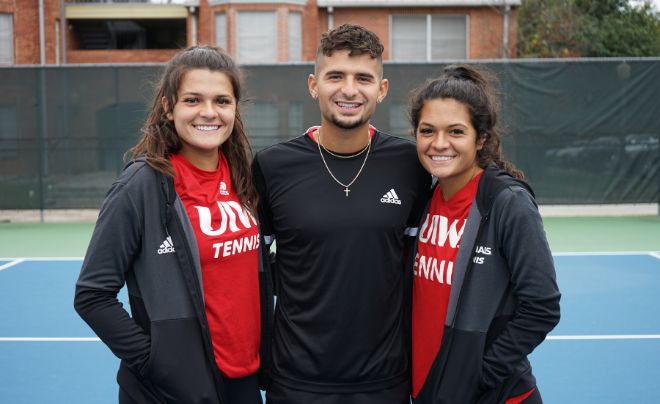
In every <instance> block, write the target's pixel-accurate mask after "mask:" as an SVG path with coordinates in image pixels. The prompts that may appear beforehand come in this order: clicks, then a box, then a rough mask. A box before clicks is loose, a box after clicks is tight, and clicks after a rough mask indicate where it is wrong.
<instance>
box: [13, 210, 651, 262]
mask: <svg viewBox="0 0 660 404" xmlns="http://www.w3.org/2000/svg"><path fill="white" fill-rule="evenodd" d="M543 223H544V225H545V231H546V234H547V236H548V241H549V242H550V247H551V249H552V251H553V252H555V253H560V252H611V251H660V217H658V216H632V217H552V218H545V219H543ZM93 230H94V223H0V257H5V258H10V257H11V258H31V257H34V258H36V257H83V256H84V255H85V251H86V250H87V245H88V244H89V239H90V237H91V236H92V231H93Z"/></svg>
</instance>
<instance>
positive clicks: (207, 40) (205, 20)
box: [196, 0, 215, 45]
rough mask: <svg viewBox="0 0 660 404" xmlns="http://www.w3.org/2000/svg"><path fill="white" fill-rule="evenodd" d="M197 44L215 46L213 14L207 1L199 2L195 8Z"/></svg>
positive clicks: (201, 0)
mask: <svg viewBox="0 0 660 404" xmlns="http://www.w3.org/2000/svg"><path fill="white" fill-rule="evenodd" d="M196 13H197V43H198V44H200V45H212V44H215V14H214V13H213V10H212V9H211V6H210V5H209V2H208V0H200V2H199V7H198V8H197V11H196Z"/></svg>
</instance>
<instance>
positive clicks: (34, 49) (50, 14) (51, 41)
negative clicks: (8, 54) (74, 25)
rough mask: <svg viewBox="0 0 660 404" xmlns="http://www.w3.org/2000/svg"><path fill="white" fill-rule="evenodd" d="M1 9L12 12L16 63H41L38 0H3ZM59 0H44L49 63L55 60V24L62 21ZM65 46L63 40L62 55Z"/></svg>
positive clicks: (47, 60)
mask: <svg viewBox="0 0 660 404" xmlns="http://www.w3.org/2000/svg"><path fill="white" fill-rule="evenodd" d="M0 10H3V11H0V12H13V14H14V16H13V26H14V63H16V64H39V63H40V62H41V61H40V49H39V1H38V0H9V1H7V0H0ZM59 18H60V2H59V0H44V37H45V42H46V60H45V62H46V63H47V64H54V63H56V60H55V43H56V42H55V24H59ZM61 57H62V47H61V44H60V58H61Z"/></svg>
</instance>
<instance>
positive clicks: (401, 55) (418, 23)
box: [392, 15, 427, 60]
mask: <svg viewBox="0 0 660 404" xmlns="http://www.w3.org/2000/svg"><path fill="white" fill-rule="evenodd" d="M426 47H427V46H426V15H393V16H392V60H426Z"/></svg>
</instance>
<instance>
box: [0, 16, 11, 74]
mask: <svg viewBox="0 0 660 404" xmlns="http://www.w3.org/2000/svg"><path fill="white" fill-rule="evenodd" d="M11 18H12V15H11V14H6V13H0V63H14V32H13V27H12V20H11Z"/></svg>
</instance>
